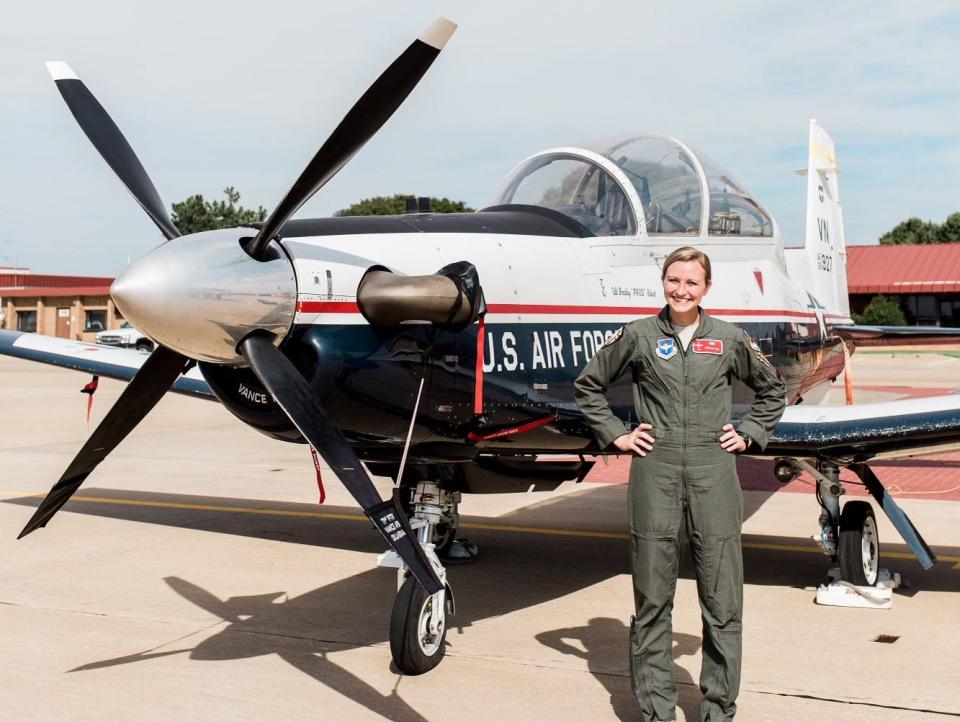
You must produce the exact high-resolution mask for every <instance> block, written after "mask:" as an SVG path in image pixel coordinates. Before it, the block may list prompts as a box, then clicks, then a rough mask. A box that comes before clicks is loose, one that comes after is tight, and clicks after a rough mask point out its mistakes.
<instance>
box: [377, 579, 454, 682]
mask: <svg viewBox="0 0 960 722" xmlns="http://www.w3.org/2000/svg"><path fill="white" fill-rule="evenodd" d="M444 596H446V595H444ZM444 606H445V605H442V604H441V605H437V597H436V596H434V595H432V594H427V593H426V591H424V589H423V587H421V586H420V583H419V582H417V580H416V579H414V578H413V577H412V576H410V577H407V579H406V580H405V581H404V583H403V585H402V586H401V587H400V591H399V592H398V593H397V598H396V599H395V600H394V602H393V614H391V615H390V652H391V653H392V654H393V661H394V663H395V664H396V665H397V667H398V668H399V669H400V671H401V672H403V673H404V674H413V675H416V674H423V673H424V672H429V671H430V670H431V669H433V668H434V667H436V666H437V665H438V664H440V660H441V659H443V653H444V647H445V642H446V638H447V610H446V609H444V608H443V607H444ZM435 607H439V608H435Z"/></svg>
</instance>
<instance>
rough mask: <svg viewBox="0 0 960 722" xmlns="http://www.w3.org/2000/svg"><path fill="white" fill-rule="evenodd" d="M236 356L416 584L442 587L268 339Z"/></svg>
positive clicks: (251, 340) (396, 509) (398, 515)
mask: <svg viewBox="0 0 960 722" xmlns="http://www.w3.org/2000/svg"><path fill="white" fill-rule="evenodd" d="M240 353H242V354H243V356H244V357H245V358H246V359H247V361H248V362H249V363H250V367H251V368H252V369H253V372H254V373H255V374H256V375H257V378H259V379H260V381H261V382H263V385H264V386H266V387H267V390H268V391H269V392H270V393H271V394H273V397H274V398H275V399H276V401H277V403H278V404H280V407H281V408H282V409H283V410H284V412H286V414H287V416H289V417H290V420H291V421H292V422H293V424H294V425H295V426H296V427H297V429H299V430H300V433H301V434H303V436H304V438H305V439H306V440H307V441H308V442H310V444H312V445H313V448H315V449H316V450H317V452H318V453H319V454H320V456H322V457H323V459H324V461H326V462H327V465H328V466H329V467H330V468H331V469H332V470H333V472H334V473H335V474H336V475H337V476H338V477H339V478H340V481H342V482H343V485H344V486H345V487H347V491H349V492H350V493H351V494H352V495H353V498H354V499H356V500H357V502H358V503H359V504H360V506H361V507H362V508H363V513H364V514H366V515H367V516H368V517H370V520H371V521H372V522H373V523H374V525H375V526H376V527H377V529H379V530H380V533H381V534H383V536H384V538H385V539H386V540H387V543H388V544H389V545H390V546H391V547H393V549H394V551H396V552H397V554H399V555H400V558H401V559H403V561H404V562H405V563H406V565H407V567H409V569H410V571H411V572H412V573H413V575H414V576H415V577H416V578H417V581H419V582H420V584H421V585H423V588H424V589H426V591H427V592H428V593H429V594H436V593H437V592H438V591H440V590H441V589H442V588H443V585H442V584H441V583H440V579H439V578H438V577H437V574H436V572H435V571H434V570H433V567H431V566H430V562H429V561H427V557H426V555H425V554H424V553H423V548H422V547H421V546H420V544H419V543H418V542H417V541H416V540H415V539H414V536H413V532H412V531H411V530H410V525H409V523H408V522H407V516H406V514H404V513H403V511H401V509H400V506H399V504H398V503H397V501H396V499H389V500H387V501H383V500H382V499H381V498H380V494H379V492H378V491H377V489H376V487H375V486H374V485H373V481H371V480H370V477H369V476H368V475H367V471H366V469H364V468H363V466H362V465H361V464H360V459H358V458H357V455H356V454H355V453H354V451H353V449H352V448H350V444H348V443H347V440H346V439H345V438H344V436H343V433H342V432H341V431H340V429H339V428H337V426H336V424H334V423H333V421H332V420H331V419H330V417H329V416H328V415H327V412H326V411H325V410H324V408H323V405H322V404H321V403H320V401H319V400H318V399H317V395H316V393H315V392H314V391H313V389H311V388H310V386H309V384H307V382H306V381H305V380H304V378H303V376H301V375H300V372H299V371H297V369H296V367H295V366H294V365H293V364H292V363H291V362H290V360H289V359H288V358H287V357H286V356H284V355H283V352H282V351H280V350H279V349H278V348H277V347H276V346H274V345H273V342H272V340H271V337H270V336H266V335H253V336H248V337H247V338H246V340H244V341H243V342H242V343H241V344H240Z"/></svg>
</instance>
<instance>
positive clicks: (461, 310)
mask: <svg viewBox="0 0 960 722" xmlns="http://www.w3.org/2000/svg"><path fill="white" fill-rule="evenodd" d="M357 305H358V306H359V307H360V312H361V313H362V314H363V316H364V318H366V319H367V321H369V322H370V323H371V324H373V325H374V326H396V325H398V324H401V323H406V322H413V321H427V322H430V323H438V324H445V325H453V326H456V325H459V324H465V323H469V322H470V320H471V319H472V318H473V315H474V308H473V304H472V303H471V302H470V300H469V299H467V298H464V295H463V293H462V292H461V290H460V288H458V286H457V284H456V282H455V281H454V280H453V279H452V278H450V277H449V276H444V275H440V274H435V275H432V276H398V275H396V274H393V273H390V272H389V271H371V272H370V273H368V274H367V275H366V276H364V278H363V281H361V282H360V287H359V288H358V289H357Z"/></svg>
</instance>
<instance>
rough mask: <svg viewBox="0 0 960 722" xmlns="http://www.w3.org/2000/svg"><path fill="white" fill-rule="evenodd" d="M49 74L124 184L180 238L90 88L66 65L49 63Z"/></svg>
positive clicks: (160, 223) (154, 218) (168, 235)
mask: <svg viewBox="0 0 960 722" xmlns="http://www.w3.org/2000/svg"><path fill="white" fill-rule="evenodd" d="M47 71H48V72H49V73H50V76H51V77H52V78H53V80H54V82H55V83H56V84H57V89H58V90H59V91H60V95H62V96H63V99H64V101H65V102H66V104H67V107H68V108H70V112H71V113H73V117H74V118H76V120H77V123H78V124H79V125H80V129H81V130H82V131H83V132H84V133H85V134H86V136H87V138H89V139H90V142H91V143H93V147H94V148H96V149H97V150H98V151H99V152H100V155H101V156H103V159H104V160H105V161H107V165H109V166H110V168H112V169H113V172H114V173H116V174H117V177H118V178H119V179H120V182H121V183H123V185H125V186H126V188H127V190H128V191H130V194H131V195H132V196H133V197H134V199H135V200H136V201H137V203H139V204H140V205H141V207H142V208H143V210H145V211H146V212H147V215H148V216H150V219H151V220H152V221H153V222H154V223H155V224H156V225H157V228H159V229H160V232H161V233H162V234H163V235H164V237H165V238H166V239H167V240H168V241H169V240H170V239H171V238H176V237H177V236H179V235H180V231H178V230H177V227H176V226H175V225H173V221H171V220H170V216H168V215H167V209H166V206H164V205H163V201H162V200H160V194H159V193H157V189H156V188H155V187H154V185H153V181H151V180H150V176H149V175H147V171H145V170H144V169H143V165H142V164H141V163H140V159H139V158H137V154H136V153H134V152H133V148H131V147H130V144H129V143H128V142H127V139H126V138H124V137H123V133H121V132H120V129H119V128H118V127H117V124H116V123H114V122H113V119H112V118H111V117H110V116H109V115H108V114H107V111H105V110H104V109H103V106H102V105H100V103H99V102H98V101H97V99H96V98H95V97H94V96H93V93H91V92H90V91H89V90H87V86H86V85H84V83H83V81H82V80H80V78H78V77H77V75H76V73H74V72H73V70H72V69H71V68H70V66H69V65H67V64H66V63H63V62H59V61H53V62H49V63H47Z"/></svg>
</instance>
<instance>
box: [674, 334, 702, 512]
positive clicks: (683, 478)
mask: <svg viewBox="0 0 960 722" xmlns="http://www.w3.org/2000/svg"><path fill="white" fill-rule="evenodd" d="M694 335H696V334H694ZM673 339H674V343H676V344H677V347H678V348H679V349H680V365H681V368H682V369H683V391H682V392H681V400H680V429H681V431H680V483H681V485H682V495H681V500H682V504H683V506H684V507H686V505H687V350H686V349H685V348H684V347H683V343H682V342H681V341H680V336H679V335H678V334H677V333H676V332H674V334H673ZM690 343H693V341H692V340H691V342H690Z"/></svg>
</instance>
